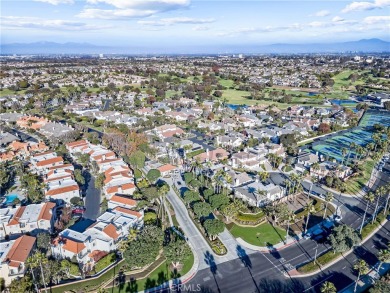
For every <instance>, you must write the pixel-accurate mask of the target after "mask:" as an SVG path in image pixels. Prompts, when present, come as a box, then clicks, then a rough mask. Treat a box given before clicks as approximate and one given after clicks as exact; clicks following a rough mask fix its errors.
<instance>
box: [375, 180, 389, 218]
mask: <svg viewBox="0 0 390 293" xmlns="http://www.w3.org/2000/svg"><path fill="white" fill-rule="evenodd" d="M385 192H386V189H385V187H384V186H381V187H379V188H378V189H377V190H376V191H375V196H376V204H375V211H374V216H373V217H372V223H374V221H375V220H376V216H377V213H376V212H377V210H378V206H379V200H380V198H381V197H382V195H384V194H385Z"/></svg>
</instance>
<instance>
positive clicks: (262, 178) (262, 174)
mask: <svg viewBox="0 0 390 293" xmlns="http://www.w3.org/2000/svg"><path fill="white" fill-rule="evenodd" d="M258 175H259V177H260V181H261V182H264V181H266V180H267V179H268V178H269V173H268V172H259V173H258Z"/></svg>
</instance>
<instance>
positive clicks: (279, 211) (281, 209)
mask: <svg viewBox="0 0 390 293" xmlns="http://www.w3.org/2000/svg"><path fill="white" fill-rule="evenodd" d="M264 211H265V213H266V214H267V216H268V217H270V218H271V222H272V224H273V225H277V224H278V223H279V222H281V221H285V220H287V219H288V216H289V209H288V206H287V204H286V203H281V204H278V205H274V206H273V205H268V206H266V207H265V209H264Z"/></svg>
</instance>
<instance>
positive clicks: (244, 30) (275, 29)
mask: <svg viewBox="0 0 390 293" xmlns="http://www.w3.org/2000/svg"><path fill="white" fill-rule="evenodd" d="M302 29H303V28H302V26H301V25H300V24H299V23H294V24H291V25H288V26H265V27H246V28H239V29H236V30H232V31H227V32H220V33H218V34H217V35H218V36H221V37H224V36H235V35H241V34H251V33H254V34H256V33H257V34H258V33H270V32H278V31H301V30H302Z"/></svg>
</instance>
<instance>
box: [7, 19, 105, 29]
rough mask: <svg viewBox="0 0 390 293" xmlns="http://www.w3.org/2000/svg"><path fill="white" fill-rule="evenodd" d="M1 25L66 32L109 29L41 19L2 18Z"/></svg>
mask: <svg viewBox="0 0 390 293" xmlns="http://www.w3.org/2000/svg"><path fill="white" fill-rule="evenodd" d="M1 24H2V26H3V27H4V28H9V29H18V28H24V29H41V30H58V31H60V30H65V31H86V30H100V29H104V28H109V27H108V26H94V25H89V24H86V23H83V22H76V21H68V20H62V19H41V18H37V17H19V16H4V17H1Z"/></svg>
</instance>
